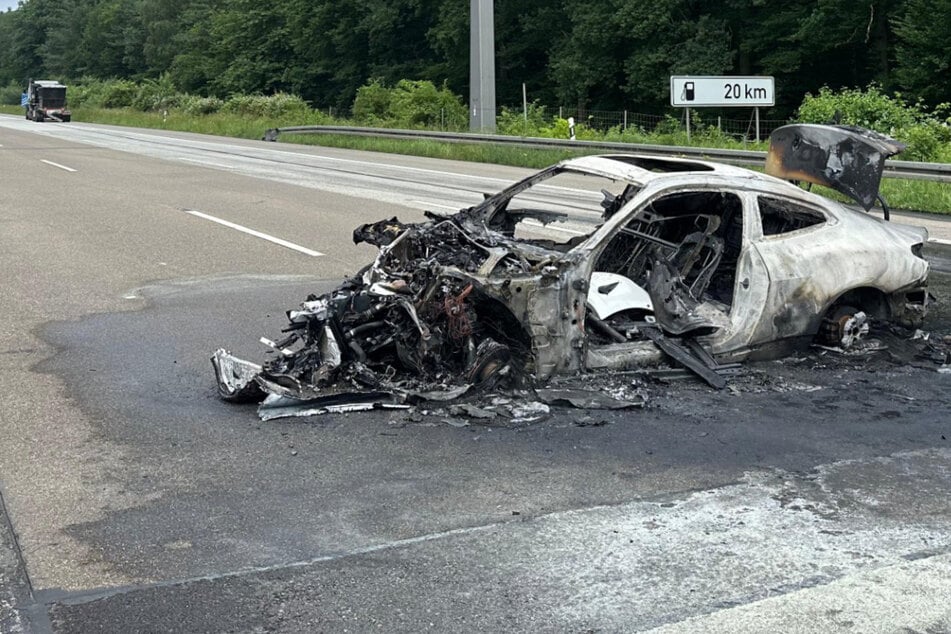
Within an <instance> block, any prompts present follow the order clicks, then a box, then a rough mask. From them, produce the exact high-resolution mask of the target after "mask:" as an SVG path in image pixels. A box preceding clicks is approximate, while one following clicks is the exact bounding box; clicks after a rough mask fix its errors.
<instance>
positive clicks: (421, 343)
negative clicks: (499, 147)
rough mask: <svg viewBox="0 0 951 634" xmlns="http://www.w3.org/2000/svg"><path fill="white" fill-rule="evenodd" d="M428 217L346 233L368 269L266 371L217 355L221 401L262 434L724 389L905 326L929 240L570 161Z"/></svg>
mask: <svg viewBox="0 0 951 634" xmlns="http://www.w3.org/2000/svg"><path fill="white" fill-rule="evenodd" d="M427 216H428V218H429V221H428V222H424V223H418V224H403V223H400V222H399V221H398V220H396V219H395V218H394V219H392V220H385V221H382V222H377V223H373V224H368V225H363V226H361V227H359V228H358V229H357V230H356V231H355V232H354V241H355V242H358V243H359V242H366V243H369V244H372V245H375V246H377V247H378V248H379V253H378V255H377V257H376V259H375V261H374V262H373V263H372V264H370V265H369V266H367V267H365V268H364V269H363V270H361V271H360V272H359V273H357V274H356V275H355V276H354V277H352V278H350V279H347V280H345V281H344V282H343V283H342V284H341V285H340V286H339V287H337V288H336V289H334V290H333V291H331V292H329V293H326V294H324V295H321V296H313V295H312V296H309V297H307V298H306V301H304V302H303V303H302V304H301V305H300V307H299V308H297V309H295V310H291V311H289V312H288V313H287V317H288V326H287V327H286V328H285V329H284V336H283V338H281V339H280V340H277V341H270V340H267V339H262V341H263V342H264V343H265V344H266V345H267V346H268V347H269V348H270V349H271V352H272V354H273V356H272V357H271V358H270V359H269V360H268V361H266V362H265V363H263V364H260V365H258V364H255V363H252V362H249V361H244V360H241V359H238V358H236V357H234V356H233V355H231V354H230V353H229V352H227V351H226V350H224V349H219V350H217V351H216V352H215V354H214V356H213V358H212V362H213V365H214V368H215V373H216V378H217V384H218V391H219V393H220V395H221V396H222V397H223V398H225V399H226V400H232V401H261V400H262V399H263V400H264V402H263V404H262V408H261V410H260V411H261V415H262V417H264V418H274V417H278V416H284V415H302V414H314V413H322V412H332V411H352V410H355V409H369V408H379V407H405V406H406V405H407V404H411V403H414V402H421V401H429V400H451V399H456V398H459V397H462V396H463V395H466V394H467V393H471V392H474V391H478V390H487V389H493V388H498V387H502V386H509V387H521V388H529V389H530V388H538V387H541V386H542V385H544V384H545V383H546V382H547V381H549V380H550V379H551V378H553V377H555V376H556V375H577V374H582V373H587V372H595V371H610V370H614V371H617V370H628V369H632V368H638V367H643V366H650V365H652V364H658V363H662V362H671V361H673V362H674V363H676V364H678V365H681V366H685V367H688V368H690V369H691V370H692V371H693V372H695V373H696V374H697V375H699V376H700V377H701V378H703V379H704V380H706V381H707V382H708V383H710V384H711V385H713V386H716V387H722V386H723V385H725V379H724V377H723V375H724V374H725V373H724V372H722V370H723V368H728V367H731V365H735V364H736V363H738V362H740V361H743V360H746V359H758V358H771V357H777V356H781V355H783V354H785V353H787V352H789V351H791V350H793V349H795V348H797V347H801V346H803V345H809V344H810V343H811V342H813V341H815V340H816V339H817V338H818V339H820V340H822V341H824V342H826V343H829V344H833V345H842V346H847V345H848V344H849V343H850V342H851V341H853V340H854V339H856V338H859V337H861V336H862V334H863V329H865V330H867V320H868V319H876V320H883V321H888V322H893V323H897V324H903V325H906V326H915V325H917V324H919V323H920V322H921V320H922V318H923V317H924V314H925V312H926V309H927V306H928V302H929V300H930V296H929V295H928V293H927V290H926V283H927V276H928V264H927V262H926V261H925V260H924V259H923V258H922V257H921V249H922V246H923V244H924V242H925V241H926V239H927V233H926V231H925V230H924V229H919V228H912V227H906V226H900V225H894V224H891V223H887V222H885V221H883V220H881V219H878V218H875V217H872V216H870V215H868V214H865V213H862V212H861V211H856V210H853V209H849V208H846V207H843V206H842V205H840V204H838V203H836V202H833V201H831V200H829V199H826V198H823V197H821V196H818V195H815V194H812V193H809V192H806V191H804V190H802V189H800V188H799V187H796V186H795V185H793V184H790V183H789V182H786V181H784V180H780V179H778V178H774V177H772V176H768V175H763V174H759V173H756V172H753V171H749V170H745V169H741V168H737V167H731V166H726V165H720V164H714V163H709V162H702V161H689V160H680V159H668V158H658V157H651V156H635V155H610V156H590V157H583V158H576V159H571V160H567V161H564V162H562V163H559V164H558V165H555V166H553V167H550V168H548V169H545V170H542V171H541V172H539V173H537V174H534V175H532V176H531V177H529V178H527V179H524V180H522V181H520V182H518V183H516V184H514V185H512V186H511V187H509V188H507V189H505V190H504V191H502V192H500V193H498V194H496V195H494V196H489V197H487V198H486V200H485V201H484V202H483V203H481V204H480V205H477V206H474V207H471V208H467V209H463V210H461V211H459V212H458V213H456V214H454V215H451V216H448V217H443V216H437V215H435V214H427Z"/></svg>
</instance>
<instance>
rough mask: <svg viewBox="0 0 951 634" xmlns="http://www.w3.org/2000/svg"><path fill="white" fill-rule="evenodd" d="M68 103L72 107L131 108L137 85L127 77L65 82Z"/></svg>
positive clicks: (137, 88)
mask: <svg viewBox="0 0 951 634" xmlns="http://www.w3.org/2000/svg"><path fill="white" fill-rule="evenodd" d="M67 85H68V90H67V92H66V96H67V99H68V100H69V105H70V106H72V107H73V108H75V107H78V106H85V107H87V108H131V107H132V104H133V103H134V102H135V97H136V94H137V93H138V91H139V86H138V85H137V84H136V83H135V82H133V81H129V80H127V79H107V80H99V79H81V80H79V81H78V82H76V83H75V84H67Z"/></svg>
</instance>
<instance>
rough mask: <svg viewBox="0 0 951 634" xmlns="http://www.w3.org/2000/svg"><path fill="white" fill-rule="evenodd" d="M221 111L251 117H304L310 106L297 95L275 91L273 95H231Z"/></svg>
mask: <svg viewBox="0 0 951 634" xmlns="http://www.w3.org/2000/svg"><path fill="white" fill-rule="evenodd" d="M221 111H222V112H227V113H230V114H241V115H246V116H251V117H267V118H276V117H286V116H298V117H301V118H303V117H305V116H307V115H308V114H309V113H310V107H309V106H308V105H307V102H305V101H304V100H303V99H301V98H300V97H298V96H297V95H289V94H287V93H280V92H279V93H276V94H274V95H268V96H264V95H232V96H231V97H229V98H228V99H227V100H226V101H225V102H224V105H223V106H222V107H221Z"/></svg>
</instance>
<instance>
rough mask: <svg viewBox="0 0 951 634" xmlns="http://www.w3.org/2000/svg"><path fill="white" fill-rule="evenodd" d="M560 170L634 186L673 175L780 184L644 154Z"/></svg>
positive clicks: (579, 161)
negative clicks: (737, 178) (627, 182)
mask: <svg viewBox="0 0 951 634" xmlns="http://www.w3.org/2000/svg"><path fill="white" fill-rule="evenodd" d="M560 165H561V166H562V167H563V168H566V169H571V170H578V171H581V172H589V173H592V174H598V175H600V176H605V177H607V178H613V179H617V180H625V181H629V182H631V183H635V184H637V185H641V186H643V185H646V184H647V183H649V182H651V181H653V180H657V179H661V178H667V177H670V176H675V175H684V174H695V175H697V176H728V177H729V176H732V177H739V178H745V179H754V180H760V181H762V182H764V183H765V182H768V183H776V182H782V181H780V180H779V179H776V178H774V177H772V176H767V175H765V174H760V173H759V172H754V171H752V170H748V169H744V168H742V167H735V166H733V165H724V164H723V163H713V162H711V161H697V160H693V159H680V158H669V157H666V156H650V155H647V154H601V155H596V156H581V157H578V158H573V159H568V160H566V161H562V162H561V163H560Z"/></svg>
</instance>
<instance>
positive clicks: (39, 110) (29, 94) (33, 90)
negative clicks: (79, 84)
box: [20, 79, 72, 121]
mask: <svg viewBox="0 0 951 634" xmlns="http://www.w3.org/2000/svg"><path fill="white" fill-rule="evenodd" d="M20 105H22V106H23V107H24V108H26V118H27V119H30V120H31V121H46V120H47V119H49V120H50V121H69V120H70V118H71V117H72V113H71V112H70V111H69V108H68V107H67V105H66V86H64V85H63V84H61V83H59V82H58V81H50V80H32V79H31V80H30V83H29V84H28V85H27V87H26V92H25V93H23V95H22V97H21V98H20Z"/></svg>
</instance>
